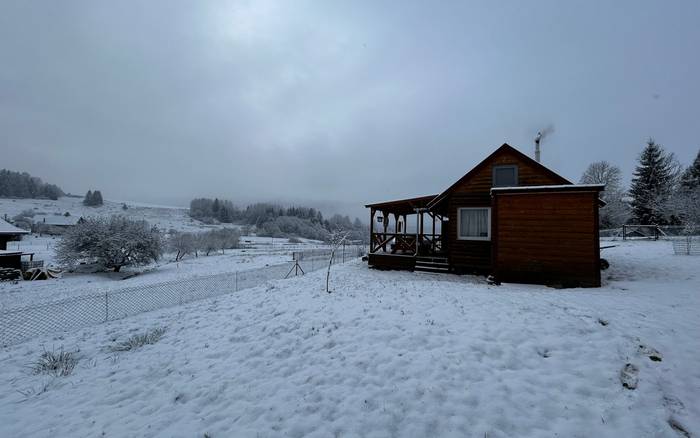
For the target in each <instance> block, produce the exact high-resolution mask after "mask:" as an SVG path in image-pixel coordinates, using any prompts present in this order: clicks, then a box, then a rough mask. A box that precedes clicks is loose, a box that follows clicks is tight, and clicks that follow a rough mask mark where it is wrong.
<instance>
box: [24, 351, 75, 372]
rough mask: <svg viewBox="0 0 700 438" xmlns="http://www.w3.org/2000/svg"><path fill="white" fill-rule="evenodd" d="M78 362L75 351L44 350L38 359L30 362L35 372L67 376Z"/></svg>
mask: <svg viewBox="0 0 700 438" xmlns="http://www.w3.org/2000/svg"><path fill="white" fill-rule="evenodd" d="M77 364H78V358H77V356H76V355H75V353H72V352H70V351H63V348H61V349H60V350H59V351H58V352H56V351H54V350H51V351H48V350H44V352H43V353H41V356H39V359H38V360H37V361H36V362H34V364H32V369H33V370H34V373H35V374H50V375H52V376H68V375H70V373H72V372H73V369H74V368H75V366H76V365H77Z"/></svg>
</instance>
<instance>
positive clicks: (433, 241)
mask: <svg viewBox="0 0 700 438" xmlns="http://www.w3.org/2000/svg"><path fill="white" fill-rule="evenodd" d="M430 217H432V218H433V235H432V237H431V239H432V240H431V242H430V247H431V248H432V251H433V252H436V251H437V247H436V246H435V215H434V214H433V215H431V216H430Z"/></svg>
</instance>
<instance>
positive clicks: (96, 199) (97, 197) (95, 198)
mask: <svg viewBox="0 0 700 438" xmlns="http://www.w3.org/2000/svg"><path fill="white" fill-rule="evenodd" d="M102 204H104V201H103V200H102V192H100V191H99V190H95V191H94V192H93V193H92V205H93V206H98V205H102Z"/></svg>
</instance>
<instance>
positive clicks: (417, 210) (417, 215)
mask: <svg viewBox="0 0 700 438" xmlns="http://www.w3.org/2000/svg"><path fill="white" fill-rule="evenodd" d="M419 210H420V209H418V208H416V256H418V236H419V235H420V213H419Z"/></svg>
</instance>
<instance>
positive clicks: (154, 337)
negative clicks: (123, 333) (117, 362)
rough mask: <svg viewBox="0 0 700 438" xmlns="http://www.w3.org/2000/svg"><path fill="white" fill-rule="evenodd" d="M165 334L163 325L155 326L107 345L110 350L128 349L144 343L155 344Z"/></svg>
mask: <svg viewBox="0 0 700 438" xmlns="http://www.w3.org/2000/svg"><path fill="white" fill-rule="evenodd" d="M164 334H165V327H156V328H154V329H153V330H148V331H147V332H144V333H139V334H135V335H132V336H130V337H129V338H128V339H127V340H125V341H122V342H118V343H116V344H115V345H112V346H111V347H109V349H110V350H111V351H129V350H133V349H135V348H139V347H143V346H144V345H150V344H155V343H156V342H158V341H160V339H161V338H162V337H163V335H164Z"/></svg>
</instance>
